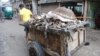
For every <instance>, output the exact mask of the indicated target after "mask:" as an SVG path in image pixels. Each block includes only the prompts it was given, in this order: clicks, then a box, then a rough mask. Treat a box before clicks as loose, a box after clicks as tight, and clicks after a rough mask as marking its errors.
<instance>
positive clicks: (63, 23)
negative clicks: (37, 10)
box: [32, 7, 87, 33]
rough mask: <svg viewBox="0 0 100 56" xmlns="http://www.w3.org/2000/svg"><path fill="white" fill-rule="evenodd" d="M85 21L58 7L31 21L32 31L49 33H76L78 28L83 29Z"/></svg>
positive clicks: (68, 10) (70, 11)
mask: <svg viewBox="0 0 100 56" xmlns="http://www.w3.org/2000/svg"><path fill="white" fill-rule="evenodd" d="M86 24H87V22H86V21H79V20H77V19H76V16H75V15H74V13H73V11H72V10H70V9H67V8H65V7H59V8H57V9H55V10H54V11H49V12H48V13H47V14H42V15H41V16H37V17H36V18H35V19H34V20H33V21H32V26H33V28H34V29H37V30H41V31H47V32H51V33H62V32H63V33H66V32H72V31H76V30H77V29H78V28H80V27H84V26H85V25H86Z"/></svg>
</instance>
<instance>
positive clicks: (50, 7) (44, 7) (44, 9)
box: [38, 3, 59, 13]
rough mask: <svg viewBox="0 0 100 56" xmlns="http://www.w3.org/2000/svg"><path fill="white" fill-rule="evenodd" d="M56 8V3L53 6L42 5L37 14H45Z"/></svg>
mask: <svg viewBox="0 0 100 56" xmlns="http://www.w3.org/2000/svg"><path fill="white" fill-rule="evenodd" d="M57 7H59V5H58V3H54V4H44V5H40V6H39V7H38V8H39V10H38V11H39V13H47V12H48V11H52V10H54V9H56V8H57Z"/></svg>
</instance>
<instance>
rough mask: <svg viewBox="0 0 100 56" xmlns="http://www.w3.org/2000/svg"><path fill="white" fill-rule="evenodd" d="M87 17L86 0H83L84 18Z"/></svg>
mask: <svg viewBox="0 0 100 56" xmlns="http://www.w3.org/2000/svg"><path fill="white" fill-rule="evenodd" d="M86 18H87V0H84V20H86Z"/></svg>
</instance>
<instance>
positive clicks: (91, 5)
mask: <svg viewBox="0 0 100 56" xmlns="http://www.w3.org/2000/svg"><path fill="white" fill-rule="evenodd" d="M97 6H98V5H97V4H96V2H93V1H88V13H87V16H88V17H91V18H90V19H89V20H90V28H95V22H94V20H95V12H96V9H97Z"/></svg>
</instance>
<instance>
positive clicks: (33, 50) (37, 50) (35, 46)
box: [29, 41, 45, 56]
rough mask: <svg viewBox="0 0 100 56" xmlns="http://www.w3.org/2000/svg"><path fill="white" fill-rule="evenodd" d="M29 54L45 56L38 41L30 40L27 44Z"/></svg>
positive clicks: (31, 55)
mask: <svg viewBox="0 0 100 56" xmlns="http://www.w3.org/2000/svg"><path fill="white" fill-rule="evenodd" d="M29 55H30V56H45V55H44V51H43V48H42V47H41V45H40V44H39V43H38V42H35V41H34V42H32V43H30V44H29Z"/></svg>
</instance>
